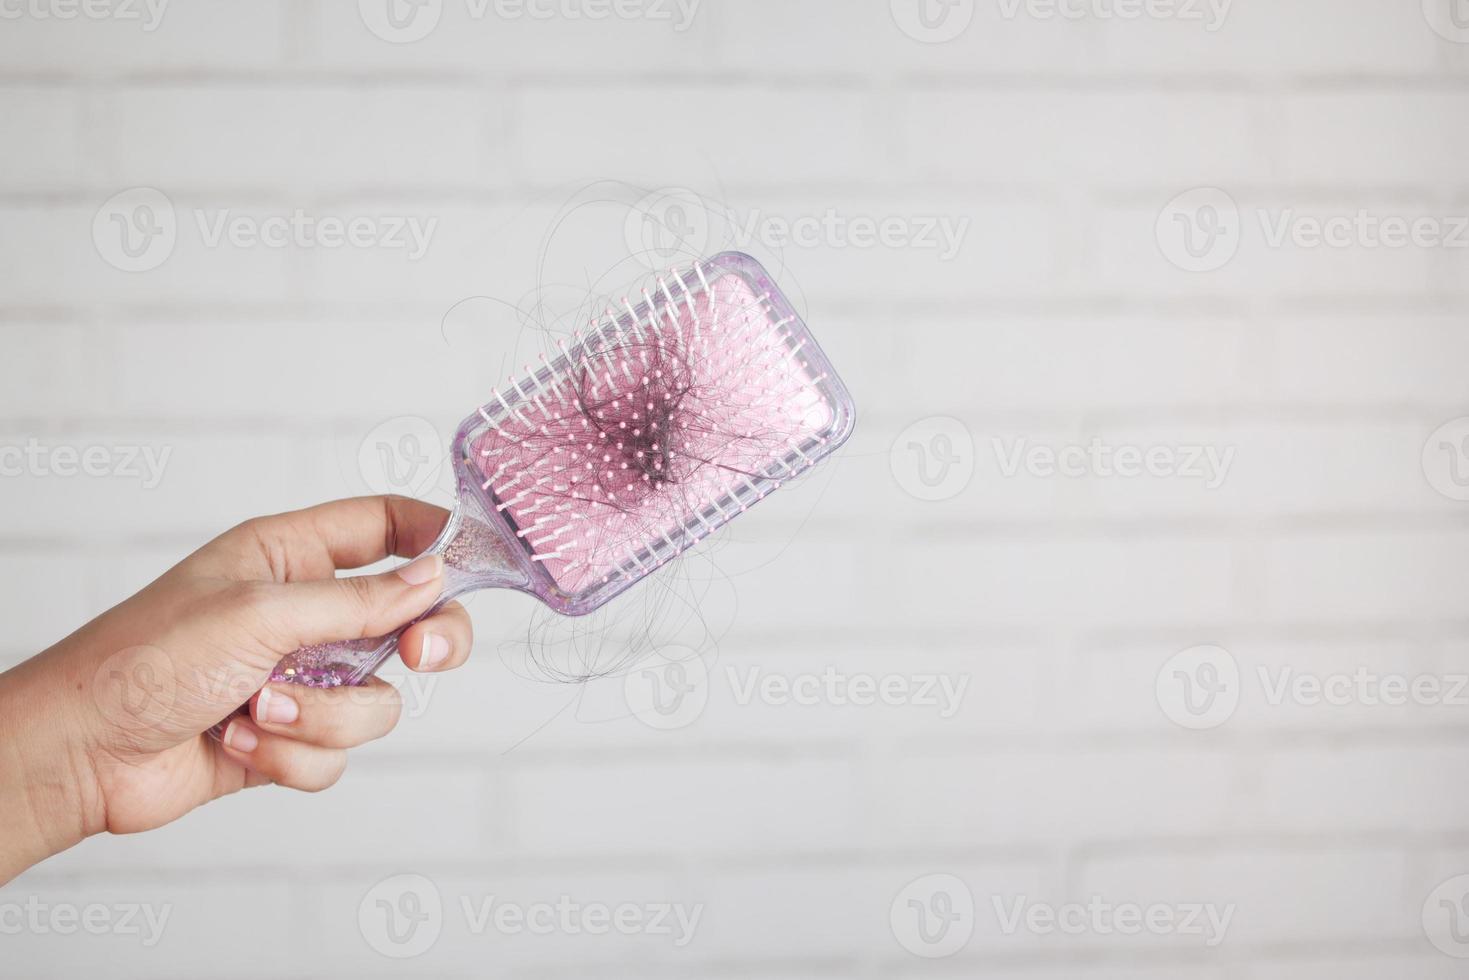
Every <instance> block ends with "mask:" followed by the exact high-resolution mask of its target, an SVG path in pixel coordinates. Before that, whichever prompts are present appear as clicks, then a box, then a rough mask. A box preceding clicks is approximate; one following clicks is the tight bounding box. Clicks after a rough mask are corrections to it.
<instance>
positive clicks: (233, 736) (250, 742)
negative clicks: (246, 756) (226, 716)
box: [224, 721, 260, 752]
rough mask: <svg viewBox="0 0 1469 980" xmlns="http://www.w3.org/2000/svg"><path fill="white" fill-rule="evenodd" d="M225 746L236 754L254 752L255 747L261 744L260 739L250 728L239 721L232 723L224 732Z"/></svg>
mask: <svg viewBox="0 0 1469 980" xmlns="http://www.w3.org/2000/svg"><path fill="white" fill-rule="evenodd" d="M224 744H225V745H226V746H227V747H229V748H232V749H234V750H235V751H236V752H254V751H255V746H257V745H259V744H260V739H259V738H258V737H257V736H256V734H255V733H254V732H252V731H251V730H250V728H249V726H247V725H245V724H244V723H242V722H239V721H232V722H230V727H228V728H226V729H225V730H224Z"/></svg>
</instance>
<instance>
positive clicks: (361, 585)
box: [337, 575, 377, 623]
mask: <svg viewBox="0 0 1469 980" xmlns="http://www.w3.org/2000/svg"><path fill="white" fill-rule="evenodd" d="M337 582H338V583H339V586H338V587H339V588H340V589H341V590H342V591H343V592H344V593H345V594H346V596H347V598H348V600H349V601H350V602H351V603H352V605H353V608H354V609H355V610H356V612H357V614H358V616H359V617H360V618H361V620H362V621H363V623H366V622H367V621H368V620H369V619H370V618H371V617H372V614H373V613H374V612H375V611H376V609H377V590H376V589H375V588H374V586H373V582H372V576H370V575H349V576H347V577H346V578H339V579H337Z"/></svg>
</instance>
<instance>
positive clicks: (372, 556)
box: [258, 496, 449, 577]
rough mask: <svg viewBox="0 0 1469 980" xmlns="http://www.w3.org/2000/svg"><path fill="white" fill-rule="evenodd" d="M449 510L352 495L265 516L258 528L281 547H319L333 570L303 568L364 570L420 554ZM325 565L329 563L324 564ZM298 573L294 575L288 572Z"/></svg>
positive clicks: (390, 498)
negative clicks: (392, 558)
mask: <svg viewBox="0 0 1469 980" xmlns="http://www.w3.org/2000/svg"><path fill="white" fill-rule="evenodd" d="M448 519H449V512H448V511H447V510H445V509H444V508H442V507H436V506H434V505H433V504H430V503H426V502H424V501H422V500H414V499H412V498H411V497H398V496H381V497H351V498H348V499H346V500H333V501H332V502H330V503H326V504H318V505H316V506H315V507H307V508H306V509H305V510H296V511H290V512H288V513H285V514H276V515H275V516H273V517H266V518H262V519H261V520H260V521H259V522H258V523H259V531H260V532H261V533H262V534H263V535H265V536H268V537H270V538H273V539H274V543H276V544H278V545H280V546H281V547H282V548H283V549H286V548H289V549H295V550H297V551H298V552H299V549H301V547H302V546H303V545H306V546H307V548H308V551H309V549H310V546H312V545H317V546H319V547H320V548H321V549H323V551H322V552H319V553H318V554H320V555H321V557H322V558H323V559H325V560H329V561H330V563H331V568H330V569H305V571H307V574H308V575H309V574H311V572H313V571H315V572H321V573H324V575H330V574H331V572H332V571H334V570H335V569H338V568H360V567H361V566H363V565H370V564H372V563H373V562H375V561H379V560H380V559H383V558H386V557H388V556H389V555H396V556H398V557H400V558H411V557H413V556H415V555H418V554H422V553H423V552H424V551H425V550H427V548H428V546H429V545H431V544H433V543H434V539H435V538H437V537H438V536H439V532H440V531H441V530H443V527H444V523H445V522H446V521H447V520H448ZM323 564H325V562H323ZM288 577H295V576H288Z"/></svg>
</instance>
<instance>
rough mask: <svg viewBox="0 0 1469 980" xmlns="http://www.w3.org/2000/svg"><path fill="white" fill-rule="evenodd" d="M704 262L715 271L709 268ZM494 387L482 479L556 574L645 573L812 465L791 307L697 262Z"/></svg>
mask: <svg viewBox="0 0 1469 980" xmlns="http://www.w3.org/2000/svg"><path fill="white" fill-rule="evenodd" d="M710 275H716V278H714V279H713V280H712V281H711V280H710V278H709V276H710ZM619 305H620V307H621V308H620V309H618V310H608V311H607V313H606V314H605V315H604V316H603V317H602V318H600V319H599V320H598V321H595V322H594V323H593V325H592V330H591V332H590V333H589V335H588V336H587V337H586V338H585V340H580V339H578V338H574V343H573V346H572V347H571V348H570V349H567V348H565V347H563V348H562V354H561V356H560V357H558V358H557V359H556V361H555V362H554V363H552V364H551V365H550V366H549V367H548V368H547V369H543V370H542V371H540V372H537V373H535V374H531V373H529V372H528V373H527V375H526V376H525V377H524V378H522V379H520V380H517V381H512V382H510V383H509V384H508V385H507V387H506V388H505V389H503V390H496V391H495V393H494V398H493V400H492V401H491V402H490V403H489V404H488V405H486V406H485V407H484V408H483V409H481V414H482V415H483V417H484V419H485V422H486V428H485V430H484V432H483V433H482V434H481V435H479V436H478V437H477V438H476V439H475V440H474V442H473V444H472V452H473V454H474V457H475V461H476V465H477V466H478V468H479V470H480V472H481V474H482V475H483V477H484V483H483V487H484V489H486V490H488V491H490V492H492V494H493V499H494V500H495V501H496V507H497V509H498V510H500V511H501V512H502V513H503V514H504V515H505V516H506V517H508V518H509V519H510V522H511V523H512V525H513V526H514V527H515V528H517V529H518V530H517V533H518V534H519V535H521V537H522V538H523V540H524V541H525V542H526V544H527V547H528V549H529V551H530V553H531V556H532V559H533V560H534V561H537V562H543V563H544V567H545V568H546V570H547V571H548V572H549V573H550V575H551V576H552V578H553V579H555V581H556V584H557V585H558V586H559V587H560V588H561V589H562V590H564V591H566V592H571V593H574V592H578V591H581V590H584V589H587V588H591V587H595V586H597V585H600V584H601V583H604V582H607V581H610V580H611V579H612V577H613V576H614V575H618V574H621V575H630V576H633V577H636V576H640V575H642V574H646V573H647V572H649V571H651V570H652V569H653V568H654V567H656V566H657V565H658V564H660V563H661V562H663V561H666V560H667V559H668V558H670V557H672V556H673V555H674V554H676V553H678V552H679V551H682V550H683V549H684V548H687V547H688V546H689V545H690V544H692V543H693V542H695V541H697V540H699V539H701V538H703V537H704V536H706V535H707V534H709V533H711V532H712V531H714V530H715V529H716V528H718V527H719V526H721V525H722V524H724V523H725V522H726V521H728V520H729V519H730V518H732V517H734V516H735V515H737V514H738V513H739V512H740V511H742V510H744V509H745V507H746V506H748V505H749V503H750V502H752V501H753V500H756V499H759V498H760V497H763V496H765V495H766V494H767V493H769V492H770V491H771V490H773V489H775V488H777V487H779V486H780V481H781V480H783V479H788V478H789V477H790V476H793V475H794V474H795V473H796V472H797V471H799V470H800V469H803V468H804V467H805V466H808V465H810V464H811V462H812V459H811V456H810V453H811V450H812V449H813V447H816V446H819V445H820V444H821V442H822V433H823V432H824V431H825V430H826V429H827V427H828V425H829V424H830V422H831V408H830V406H829V405H828V403H827V401H826V399H825V398H823V397H822V395H821V393H820V391H819V389H818V385H819V384H820V382H821V381H822V379H823V376H822V375H820V374H815V373H813V371H812V369H811V367H810V365H809V364H808V362H807V361H806V359H805V358H804V357H803V356H802V347H803V345H804V343H805V338H804V337H798V336H797V335H796V333H795V332H794V328H793V326H792V324H793V322H795V318H794V316H790V317H785V318H781V317H779V316H778V315H777V312H776V310H775V307H774V305H773V304H772V303H771V302H770V297H769V295H768V294H765V295H761V294H758V293H756V292H755V291H754V290H753V289H752V288H751V286H750V285H749V284H748V283H747V282H746V281H745V279H743V278H742V277H740V276H738V275H734V274H713V273H710V272H708V271H707V270H706V269H704V268H703V267H701V266H698V265H696V266H694V267H693V269H691V270H687V271H685V272H684V273H683V274H679V273H678V272H677V271H675V272H673V273H670V274H669V275H668V276H666V277H664V278H661V279H659V280H658V282H657V284H656V286H652V287H650V288H649V289H646V290H644V291H643V292H642V301H641V302H640V303H639V304H638V305H637V306H636V307H634V306H633V304H632V302H630V301H629V300H626V299H624V300H622V301H621V303H620V304H619Z"/></svg>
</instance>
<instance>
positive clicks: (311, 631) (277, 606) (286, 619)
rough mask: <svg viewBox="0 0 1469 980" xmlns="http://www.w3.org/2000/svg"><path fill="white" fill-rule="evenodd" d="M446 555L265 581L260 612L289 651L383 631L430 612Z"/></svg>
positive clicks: (440, 590) (442, 576) (379, 633)
mask: <svg viewBox="0 0 1469 980" xmlns="http://www.w3.org/2000/svg"><path fill="white" fill-rule="evenodd" d="M443 578H444V559H443V558H441V557H440V556H438V555H423V556H421V557H419V558H415V559H414V560H413V561H411V562H409V563H408V564H407V565H404V566H402V567H401V568H396V569H393V570H392V571H389V572H383V573H382V574H379V575H351V576H347V577H345V578H331V579H321V580H319V581H312V582H290V583H277V584H273V585H270V586H267V587H266V589H265V596H264V597H263V598H264V602H263V606H264V608H263V609H262V612H264V613H265V614H266V615H267V616H269V617H270V618H271V620H272V622H273V625H274V626H275V627H276V628H277V629H278V630H279V635H281V636H282V637H284V638H286V639H287V641H288V642H290V643H291V644H292V647H291V649H290V650H284V651H281V652H282V654H283V655H284V654H286V653H291V652H292V651H293V650H295V649H298V648H300V647H304V646H309V645H312V644H317V643H334V642H337V641H339V640H355V639H359V638H361V637H368V636H381V635H383V634H384V633H391V632H392V631H393V630H395V629H397V628H398V627H400V626H402V625H403V624H405V623H407V622H408V621H409V620H412V619H413V618H414V617H416V616H420V615H422V614H423V613H424V612H426V611H428V608H429V607H430V606H432V605H433V604H434V600H435V599H437V598H438V597H439V595H440V594H441V593H442V591H443V585H444V582H443Z"/></svg>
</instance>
